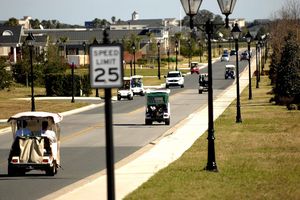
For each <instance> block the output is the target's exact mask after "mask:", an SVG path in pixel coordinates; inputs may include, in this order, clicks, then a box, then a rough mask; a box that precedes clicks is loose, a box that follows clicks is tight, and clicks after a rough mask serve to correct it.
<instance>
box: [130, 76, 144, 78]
mask: <svg viewBox="0 0 300 200" xmlns="http://www.w3.org/2000/svg"><path fill="white" fill-rule="evenodd" d="M131 78H143V76H142V75H134V76H131Z"/></svg>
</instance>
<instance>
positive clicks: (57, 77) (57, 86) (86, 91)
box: [45, 74, 92, 96]
mask: <svg viewBox="0 0 300 200" xmlns="http://www.w3.org/2000/svg"><path fill="white" fill-rule="evenodd" d="M45 87H46V95H47V96H71V95H72V75H71V74H67V75H65V74H48V75H46V77H45ZM80 90H81V91H82V94H83V95H85V96H89V95H90V94H91V93H92V92H91V87H90V85H89V77H88V75H85V76H79V75H74V95H75V96H80Z"/></svg>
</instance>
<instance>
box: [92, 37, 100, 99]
mask: <svg viewBox="0 0 300 200" xmlns="http://www.w3.org/2000/svg"><path fill="white" fill-rule="evenodd" d="M98 44H99V42H98V41H97V39H96V38H95V39H94V41H93V43H92V45H98ZM95 96H96V97H99V90H98V88H96V95H95Z"/></svg>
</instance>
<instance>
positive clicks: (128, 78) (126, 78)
mask: <svg viewBox="0 0 300 200" xmlns="http://www.w3.org/2000/svg"><path fill="white" fill-rule="evenodd" d="M123 80H124V81H130V80H131V77H123Z"/></svg>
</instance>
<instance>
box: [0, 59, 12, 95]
mask: <svg viewBox="0 0 300 200" xmlns="http://www.w3.org/2000/svg"><path fill="white" fill-rule="evenodd" d="M5 67H6V66H5V59H1V60H0V90H3V89H5V88H8V87H9V86H10V85H11V80H12V77H11V74H10V73H9V72H8V71H7V70H6V69H5Z"/></svg>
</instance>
